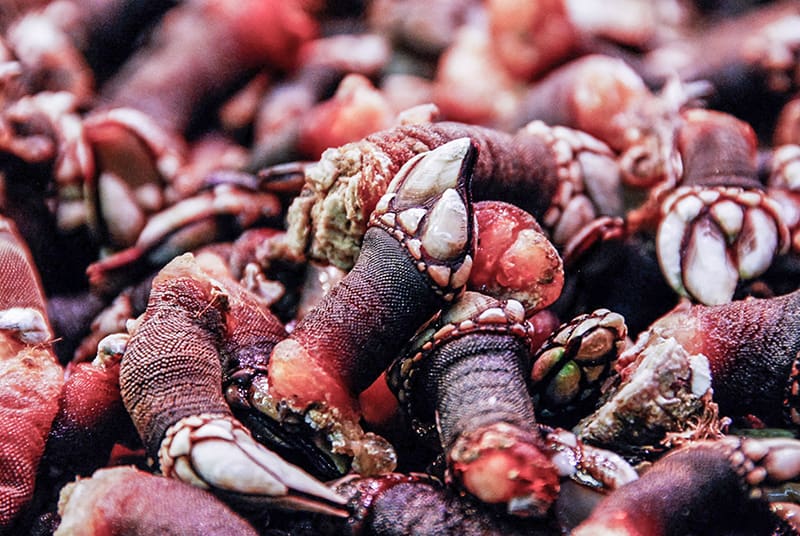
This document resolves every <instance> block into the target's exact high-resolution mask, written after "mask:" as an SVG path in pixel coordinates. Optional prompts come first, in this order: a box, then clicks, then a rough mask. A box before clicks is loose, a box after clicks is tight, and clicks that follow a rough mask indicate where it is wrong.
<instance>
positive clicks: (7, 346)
mask: <svg viewBox="0 0 800 536" xmlns="http://www.w3.org/2000/svg"><path fill="white" fill-rule="evenodd" d="M0 273H2V274H3V276H2V277H1V278H0V475H2V477H0V531H2V532H5V531H7V530H9V529H10V527H11V526H12V524H13V523H14V521H15V520H16V519H17V518H18V516H19V515H20V513H21V512H22V511H23V509H24V508H25V506H26V505H27V504H28V503H29V502H30V500H31V499H32V497H33V491H34V481H35V479H36V471H37V468H38V467H39V462H40V459H41V457H42V454H43V453H44V448H45V441H46V440H47V434H48V432H49V431H50V426H51V423H52V422H53V419H54V417H55V415H56V412H57V411H58V396H59V393H60V392H61V388H62V385H63V381H64V380H63V370H62V368H61V366H60V365H59V364H58V360H57V359H56V356H55V354H54V353H53V351H52V349H51V347H50V342H51V339H52V337H53V335H52V332H51V329H50V324H49V322H48V320H47V315H46V312H45V311H46V309H45V303H44V293H43V292H42V288H41V283H40V280H39V276H38V272H37V271H36V268H35V266H34V264H33V260H32V258H31V255H30V252H29V251H28V248H27V246H26V244H25V242H24V241H23V240H22V238H21V237H20V235H19V234H18V232H17V230H16V227H15V226H14V225H13V223H11V222H10V221H9V220H6V219H5V218H0Z"/></svg>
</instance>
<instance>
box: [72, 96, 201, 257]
mask: <svg viewBox="0 0 800 536" xmlns="http://www.w3.org/2000/svg"><path fill="white" fill-rule="evenodd" d="M83 129H84V132H85V137H86V140H87V144H88V151H89V152H90V157H91V160H92V165H91V166H90V167H89V168H88V169H87V173H86V175H85V176H84V197H85V203H86V209H87V212H88V223H89V225H90V228H91V229H92V231H93V232H94V234H95V236H96V239H97V240H98V241H99V242H100V243H102V244H105V245H107V246H110V247H112V248H114V249H121V248H124V247H128V246H131V245H132V244H133V243H134V242H135V241H136V238H137V236H138V235H139V233H140V232H141V231H142V229H143V228H144V226H145V225H146V223H147V219H148V218H149V217H150V216H151V215H152V214H154V213H156V212H158V211H160V210H163V209H164V208H165V206H166V205H167V200H166V199H165V194H166V190H167V188H168V185H169V184H170V183H171V182H173V181H175V180H177V176H178V172H179V170H181V169H182V168H184V167H185V165H186V158H187V148H186V147H185V144H184V141H183V140H182V139H181V138H180V137H178V136H177V135H176V134H175V133H174V132H172V131H170V130H168V129H165V128H164V126H163V125H161V124H160V123H159V122H158V121H155V120H154V119H153V118H151V117H150V116H148V115H147V114H145V113H143V112H141V111H139V110H137V109H134V108H113V109H110V110H96V111H93V112H91V113H90V114H89V115H88V116H87V117H86V118H85V119H84V121H83Z"/></svg>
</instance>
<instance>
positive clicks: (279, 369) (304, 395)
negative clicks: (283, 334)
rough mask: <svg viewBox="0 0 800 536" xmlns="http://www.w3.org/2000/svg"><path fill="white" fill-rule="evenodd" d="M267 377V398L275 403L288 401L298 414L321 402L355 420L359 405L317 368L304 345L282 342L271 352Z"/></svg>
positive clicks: (339, 383)
mask: <svg viewBox="0 0 800 536" xmlns="http://www.w3.org/2000/svg"><path fill="white" fill-rule="evenodd" d="M267 378H268V382H269V391H270V395H271V396H272V397H273V398H274V399H275V400H286V401H289V402H290V404H291V406H292V407H293V408H294V409H295V410H297V411H303V410H305V409H307V408H308V407H309V406H310V405H312V404H317V403H319V402H324V403H325V404H326V405H327V406H328V407H330V408H336V409H338V410H339V411H340V412H341V414H342V417H345V418H349V419H351V420H357V419H358V416H359V408H358V402H357V401H356V399H355V397H354V396H352V395H351V394H350V392H349V391H348V389H347V388H346V387H345V386H344V384H343V383H342V381H341V379H340V378H337V377H334V376H332V375H331V374H329V373H328V372H327V371H325V370H324V369H323V368H322V367H320V366H319V365H318V364H317V363H316V361H315V360H314V359H313V358H312V357H311V356H310V355H309V353H308V352H307V351H306V349H305V348H303V346H301V345H300V343H298V342H297V341H295V340H293V339H284V340H283V341H281V342H280V343H278V344H277V345H276V346H275V348H274V349H273V351H272V354H271V356H270V359H269V365H268V372H267Z"/></svg>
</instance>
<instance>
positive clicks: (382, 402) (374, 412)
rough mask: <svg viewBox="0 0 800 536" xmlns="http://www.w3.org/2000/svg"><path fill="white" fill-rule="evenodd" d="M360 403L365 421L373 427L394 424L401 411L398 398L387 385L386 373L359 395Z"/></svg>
mask: <svg viewBox="0 0 800 536" xmlns="http://www.w3.org/2000/svg"><path fill="white" fill-rule="evenodd" d="M358 401H359V405H360V406H361V412H362V417H363V418H364V421H366V422H367V423H369V424H372V425H381V424H386V423H390V422H392V420H393V419H394V417H395V416H396V415H397V412H398V410H399V406H398V403H397V398H395V396H394V394H393V393H392V391H391V390H390V389H389V386H388V385H387V383H386V373H385V372H384V373H383V374H381V375H380V377H379V378H378V379H377V380H375V382H374V383H373V384H372V385H370V386H369V387H367V389H366V390H365V391H364V392H362V393H361V394H360V395H359V397H358Z"/></svg>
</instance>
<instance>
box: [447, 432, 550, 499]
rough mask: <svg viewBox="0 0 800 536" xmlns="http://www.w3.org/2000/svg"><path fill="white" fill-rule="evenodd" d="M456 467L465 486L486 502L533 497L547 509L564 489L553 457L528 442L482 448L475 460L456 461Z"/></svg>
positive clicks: (455, 469)
mask: <svg viewBox="0 0 800 536" xmlns="http://www.w3.org/2000/svg"><path fill="white" fill-rule="evenodd" d="M453 468H454V471H455V472H456V473H457V474H458V475H459V477H460V479H461V482H462V484H463V485H464V487H465V488H466V489H467V490H468V491H469V492H470V493H472V494H473V495H475V496H476V497H478V498H479V499H480V500H482V501H483V502H486V503H495V504H496V503H505V502H508V501H510V500H511V499H514V498H525V497H531V498H532V499H534V500H535V501H536V503H538V504H540V505H542V506H544V508H545V510H546V508H547V507H549V505H551V504H553V502H555V500H556V498H557V497H558V491H559V489H560V484H559V479H558V475H557V472H556V469H555V467H554V466H553V464H552V463H551V462H550V460H549V459H548V458H547V457H546V456H545V455H544V454H542V453H541V451H539V450H538V449H537V448H536V447H534V446H532V445H527V444H525V443H517V444H515V445H513V446H511V447H508V448H488V449H485V450H482V451H481V452H480V454H479V455H477V456H476V457H475V458H474V459H473V460H471V461H466V462H461V463H456V464H454V467H453ZM544 513H545V512H544V511H542V512H540V514H544Z"/></svg>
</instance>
